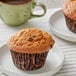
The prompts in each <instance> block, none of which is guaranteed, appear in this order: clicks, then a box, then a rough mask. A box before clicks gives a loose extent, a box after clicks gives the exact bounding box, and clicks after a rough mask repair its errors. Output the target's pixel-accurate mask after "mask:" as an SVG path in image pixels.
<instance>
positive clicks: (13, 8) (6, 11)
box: [0, 0, 46, 26]
mask: <svg viewBox="0 0 76 76" xmlns="http://www.w3.org/2000/svg"><path fill="white" fill-rule="evenodd" d="M6 1H10V0H4V1H0V18H1V19H2V21H3V22H4V23H6V24H7V25H13V26H15V25H21V24H23V23H25V22H26V21H28V20H29V19H31V18H37V17H42V16H44V15H45V13H46V7H45V5H44V4H42V3H36V2H34V0H30V1H28V2H25V3H23V4H8V3H6ZM14 1H15V0H14ZM16 1H18V0H16ZM19 1H21V0H19ZM35 6H40V7H41V8H42V9H43V10H44V12H43V13H42V14H41V15H40V14H39V15H37V14H33V13H32V9H34V8H35Z"/></svg>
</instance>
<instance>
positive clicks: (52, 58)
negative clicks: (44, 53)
mask: <svg viewBox="0 0 76 76" xmlns="http://www.w3.org/2000/svg"><path fill="white" fill-rule="evenodd" d="M63 62H64V54H63V51H62V50H61V49H60V48H59V47H57V46H54V47H53V48H52V49H51V50H50V52H49V55H48V57H47V60H46V63H45V65H44V66H43V67H42V68H41V69H39V70H36V71H22V70H19V69H17V68H16V67H15V66H14V65H13V62H12V58H11V55H10V51H9V49H8V47H7V45H6V44H5V45H3V46H1V47H0V70H1V71H2V72H4V73H6V74H7V75H10V76H51V75H53V74H55V73H56V72H58V71H59V70H60V69H61V67H62V65H63Z"/></svg>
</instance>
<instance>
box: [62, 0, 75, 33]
mask: <svg viewBox="0 0 76 76" xmlns="http://www.w3.org/2000/svg"><path fill="white" fill-rule="evenodd" d="M62 10H63V13H64V16H65V20H66V24H67V26H68V28H69V30H70V31H72V32H74V33H76V0H67V1H66V2H65V3H64V4H63V9H62Z"/></svg>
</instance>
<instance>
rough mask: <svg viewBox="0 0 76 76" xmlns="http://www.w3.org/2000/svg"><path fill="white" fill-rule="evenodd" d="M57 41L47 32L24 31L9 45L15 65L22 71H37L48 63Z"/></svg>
mask: <svg viewBox="0 0 76 76" xmlns="http://www.w3.org/2000/svg"><path fill="white" fill-rule="evenodd" d="M54 43H55V41H54V40H53V38H52V36H51V35H50V34H48V33H47V32H44V31H41V30H39V29H36V28H27V29H22V30H21V31H19V32H18V33H16V34H14V35H13V36H12V37H11V38H10V39H9V40H8V43H7V46H8V48H9V49H10V52H11V55H12V59H13V63H14V65H15V66H16V67H17V68H19V69H22V70H27V71H28V70H37V69H39V68H41V67H42V66H43V65H44V64H45V61H46V57H47V54H48V52H49V49H51V48H52V47H53V45H54Z"/></svg>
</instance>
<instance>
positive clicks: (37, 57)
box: [10, 50, 48, 70]
mask: <svg viewBox="0 0 76 76" xmlns="http://www.w3.org/2000/svg"><path fill="white" fill-rule="evenodd" d="M10 51H11V55H12V59H13V63H14V65H15V66H16V67H17V68H19V69H22V70H37V69H39V68H41V67H42V66H43V65H44V64H45V61H46V57H47V54H48V51H46V52H44V53H33V54H31V53H30V54H29V53H19V52H15V51H12V50H10Z"/></svg>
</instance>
